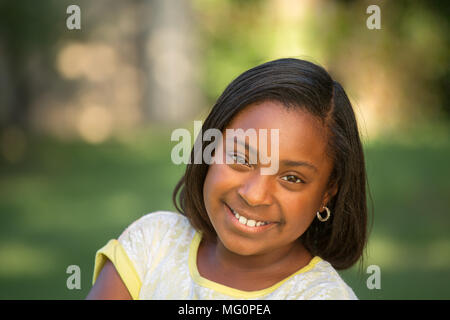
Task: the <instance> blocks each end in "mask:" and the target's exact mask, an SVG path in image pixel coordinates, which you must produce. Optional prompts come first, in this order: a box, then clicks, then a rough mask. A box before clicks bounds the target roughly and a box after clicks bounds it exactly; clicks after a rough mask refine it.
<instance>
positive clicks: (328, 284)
mask: <svg viewBox="0 0 450 320" xmlns="http://www.w3.org/2000/svg"><path fill="white" fill-rule="evenodd" d="M200 241H201V233H199V232H197V231H196V230H195V229H194V228H193V227H192V226H191V224H190V223H189V220H188V219H187V218H186V217H185V216H183V215H181V214H179V213H174V212H167V211H157V212H154V213H149V214H146V215H144V216H143V217H141V218H140V219H138V220H136V221H135V222H134V223H132V224H131V225H130V226H129V227H128V228H127V229H126V230H125V231H124V232H123V233H122V234H121V235H120V237H119V238H118V239H117V240H115V239H113V240H110V241H109V242H108V243H107V244H106V245H105V246H104V247H103V248H101V249H100V250H98V251H97V253H96V256H95V267H94V276H93V283H95V280H96V279H97V276H98V275H99V273H100V271H101V269H102V267H103V265H104V264H105V262H106V261H107V259H109V260H111V261H112V263H113V264H114V266H115V268H116V270H117V271H118V273H119V275H120V277H121V279H122V281H123V282H124V284H125V285H126V287H127V288H128V290H129V292H130V294H131V296H132V297H133V299H174V300H179V299H180V300H189V299H201V300H204V299H208V300H212V299H222V300H223V299H276V300H296V299H357V297H356V296H355V294H354V292H353V290H352V289H351V288H350V287H349V286H348V285H347V284H346V283H345V282H344V281H343V279H342V278H341V277H340V276H339V274H338V273H337V272H336V270H335V269H334V268H333V267H332V266H331V264H330V263H328V262H327V261H325V260H323V259H321V258H320V257H318V256H316V257H314V258H313V259H312V260H311V261H310V263H309V264H308V265H307V266H305V267H303V268H301V269H300V270H298V271H297V272H295V273H293V274H292V275H290V276H289V277H287V278H285V279H283V280H282V281H280V282H278V283H276V284H274V285H272V286H270V287H269V288H266V289H262V290H257V291H243V290H238V289H235V288H231V287H228V286H225V285H222V284H219V283H216V282H214V281H211V280H208V279H206V278H204V277H202V276H201V275H200V274H199V272H198V269H197V251H198V246H199V244H200Z"/></svg>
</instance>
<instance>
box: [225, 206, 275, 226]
mask: <svg viewBox="0 0 450 320" xmlns="http://www.w3.org/2000/svg"><path fill="white" fill-rule="evenodd" d="M231 211H232V212H233V214H234V216H235V217H236V219H238V221H239V222H240V223H242V224H244V225H246V226H248V227H255V226H256V227H259V226H264V225H266V224H268V222H265V221H255V220H251V219H247V218H246V217H244V216H241V215H240V214H239V213H237V212H236V211H234V210H231Z"/></svg>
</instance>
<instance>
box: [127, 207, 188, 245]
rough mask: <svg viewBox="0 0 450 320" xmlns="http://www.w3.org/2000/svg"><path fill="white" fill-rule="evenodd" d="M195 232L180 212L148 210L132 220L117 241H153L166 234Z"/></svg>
mask: <svg viewBox="0 0 450 320" xmlns="http://www.w3.org/2000/svg"><path fill="white" fill-rule="evenodd" d="M193 232H195V230H194V228H193V227H192V226H191V224H190V222H189V220H188V219H187V218H186V217H185V216H184V215H182V214H181V213H176V212H171V211H155V212H150V213H147V214H145V215H143V216H142V217H140V218H139V219H137V220H136V221H134V222H132V223H131V224H130V225H129V226H128V227H127V228H126V229H125V230H124V231H123V233H122V234H121V235H120V237H119V241H120V242H123V241H125V239H140V240H141V241H144V242H147V241H154V240H156V238H159V239H162V238H167V236H169V237H171V236H177V237H182V236H183V235H185V236H191V235H192V234H193Z"/></svg>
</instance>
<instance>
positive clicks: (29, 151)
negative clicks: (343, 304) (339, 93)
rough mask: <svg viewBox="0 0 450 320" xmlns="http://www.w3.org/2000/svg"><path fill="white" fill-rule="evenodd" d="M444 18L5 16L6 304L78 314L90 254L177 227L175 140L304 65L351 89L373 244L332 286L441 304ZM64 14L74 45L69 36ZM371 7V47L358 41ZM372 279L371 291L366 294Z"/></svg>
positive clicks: (161, 3) (399, 12)
mask: <svg viewBox="0 0 450 320" xmlns="http://www.w3.org/2000/svg"><path fill="white" fill-rule="evenodd" d="M372 2H373V3H372ZM442 3H443V2H441V1H403V0H396V1H350V0H347V1H325V0H316V1H314V0H304V1H300V0H298V1H297V0H245V1H244V0H241V1H238V0H233V1H231V0H228V1H225V0H222V1H219V0H192V1H179V0H152V1H144V0H121V1H118V0H116V1H113V0H98V1H95V2H94V1H87V0H86V1H65V0H58V1H57V0H54V1H51V0H42V1H39V2H35V1H31V0H28V1H27V0H21V1H3V0H0V298H1V299H81V298H84V297H85V296H86V295H87V293H88V291H89V289H90V287H91V280H92V272H93V266H94V255H95V252H96V250H97V249H99V248H100V247H102V246H103V245H104V244H105V243H106V242H107V241H108V240H109V239H111V238H117V237H118V235H119V234H120V233H121V232H122V231H123V230H124V228H126V226H127V225H128V224H130V223H131V222H132V221H134V220H135V219H137V218H139V217H140V216H141V215H143V214H145V213H148V212H151V211H155V210H174V208H173V206H172V203H171V192H172V189H173V187H174V185H175V184H176V182H177V181H178V179H179V178H180V176H181V174H182V173H183V169H184V168H183V166H176V165H174V164H173V163H172V162H171V159H170V151H171V149H172V147H173V146H174V145H175V143H174V142H171V141H170V134H171V132H172V131H173V130H174V129H175V128H181V127H183V128H187V129H189V130H191V132H192V129H193V121H194V120H203V119H204V118H205V117H206V115H207V113H208V110H209V109H210V108H211V107H212V105H213V104H214V102H215V100H216V99H217V97H218V96H219V95H220V93H221V92H222V90H223V89H224V88H225V86H226V85H227V84H228V83H229V82H230V81H231V80H232V79H233V78H234V77H236V76H237V75H239V74H240V73H241V72H243V71H245V70H247V69H249V68H251V67H253V66H255V65H257V64H260V63H262V62H265V61H269V60H273V59H276V58H281V57H297V58H303V59H308V60H311V61H313V62H316V63H319V64H321V65H323V66H325V67H326V68H327V69H328V70H329V71H330V73H331V74H332V76H333V77H334V78H335V79H337V80H338V81H340V82H341V83H342V84H343V86H344V88H346V90H347V93H348V94H349V96H350V97H351V100H352V102H353V104H354V108H355V112H356V114H357V116H358V120H359V124H360V128H361V136H362V139H363V142H364V148H365V152H366V161H367V172H368V178H369V186H370V191H371V197H372V200H373V201H372V202H371V201H369V208H372V204H373V210H374V220H373V228H372V231H371V236H370V241H369V245H368V248H367V259H366V262H365V264H364V266H363V268H362V272H359V271H358V266H355V267H354V268H352V269H349V270H346V271H344V272H341V275H342V276H343V278H344V279H345V280H346V281H347V282H348V283H349V285H350V286H352V287H353V289H354V291H355V293H356V294H357V296H358V297H359V298H361V299H449V298H450V288H449V286H450V234H449V230H450V216H449V213H450V212H449V211H450V210H449V208H450V182H449V181H450V169H449V163H450V140H449V137H450V126H449V121H450V120H449V119H450V103H449V101H450V99H449V74H450V73H449V63H448V60H449V59H448V58H449V36H448V30H449V28H448V16H449V13H450V12H449V10H448V7H446V6H444V5H443V4H442ZM70 4H77V5H79V7H80V9H81V30H68V28H67V27H66V19H67V18H68V17H69V14H67V13H66V9H67V7H68V6H69V5H70ZM371 4H377V5H378V6H379V7H380V12H381V29H380V30H369V29H368V28H367V26H366V20H367V19H368V17H369V16H370V14H368V13H366V9H367V7H368V6H369V5H371ZM369 200H370V199H369ZM69 265H78V266H79V267H80V269H81V289H80V290H76V289H74V290H69V289H68V288H67V286H66V280H67V278H68V277H69V274H67V273H66V269H67V267H68V266H69ZM369 265H378V266H379V267H380V270H381V289H372V290H370V289H368V287H367V285H366V280H367V278H368V277H369V276H370V275H369V274H367V273H366V268H367V266H369Z"/></svg>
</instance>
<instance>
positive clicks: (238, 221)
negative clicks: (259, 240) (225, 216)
mask: <svg viewBox="0 0 450 320" xmlns="http://www.w3.org/2000/svg"><path fill="white" fill-rule="evenodd" d="M225 207H226V208H227V211H228V213H230V216H231V219H232V222H233V224H234V225H236V226H237V227H239V228H240V229H243V230H245V231H247V232H259V231H263V230H267V229H268V228H269V227H273V226H274V225H276V224H277V223H276V222H271V221H262V220H255V219H250V218H248V217H246V216H244V215H242V214H240V213H239V212H237V211H236V210H234V209H232V208H231V207H230V206H228V205H227V204H225Z"/></svg>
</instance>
